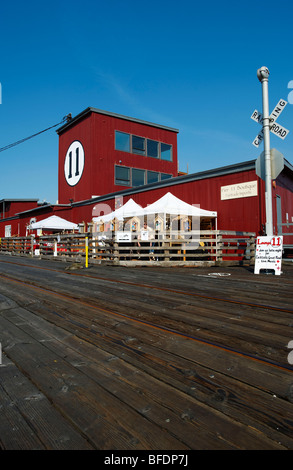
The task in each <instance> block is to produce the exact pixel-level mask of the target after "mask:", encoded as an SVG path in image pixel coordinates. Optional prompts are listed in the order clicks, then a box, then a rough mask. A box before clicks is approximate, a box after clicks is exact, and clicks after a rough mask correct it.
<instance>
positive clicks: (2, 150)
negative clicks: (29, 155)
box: [0, 114, 72, 152]
mask: <svg viewBox="0 0 293 470" xmlns="http://www.w3.org/2000/svg"><path fill="white" fill-rule="evenodd" d="M71 119H72V116H71V114H67V116H64V118H63V119H62V121H61V122H58V123H57V124H54V126H51V127H47V129H44V130H43V131H40V132H37V133H36V134H33V135H31V136H29V137H25V138H24V139H21V140H18V141H17V142H14V143H13V144H9V145H6V146H5V147H0V152H4V150H8V149H10V148H11V147H15V146H16V145H19V144H22V143H23V142H25V141H26V140H29V139H32V138H33V137H36V136H37V135H40V134H42V133H43V132H46V131H48V130H50V129H53V127H57V126H60V124H63V122H65V121H66V122H69V121H70V120H71Z"/></svg>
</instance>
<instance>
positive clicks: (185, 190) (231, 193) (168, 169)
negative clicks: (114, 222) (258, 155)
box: [0, 108, 293, 246]
mask: <svg viewBox="0 0 293 470" xmlns="http://www.w3.org/2000/svg"><path fill="white" fill-rule="evenodd" d="M57 133H58V135H59V172H58V193H59V194H58V202H59V203H58V204H57V205H50V204H46V205H42V206H40V205H39V204H38V203H37V201H36V200H29V201H21V202H20V201H19V200H14V201H13V200H4V199H3V200H2V201H0V203H2V209H1V206H0V210H1V220H0V236H1V237H3V236H5V234H8V233H9V231H10V234H11V235H20V236H24V235H26V233H27V227H28V226H29V224H30V222H31V221H32V220H35V219H36V220H41V219H44V218H46V217H48V216H49V215H52V214H56V215H59V216H60V217H63V218H65V219H67V220H69V221H71V222H75V223H78V224H80V225H81V226H82V227H84V229H85V230H86V231H88V230H90V228H91V222H92V218H93V216H98V215H102V214H103V213H105V212H110V211H111V210H113V209H115V202H116V201H117V197H118V196H119V198H120V202H121V203H125V202H127V200H128V199H129V198H132V199H134V200H135V201H136V202H137V203H139V204H141V205H142V206H146V205H148V204H151V203H152V202H154V201H155V200H157V199H158V198H159V197H161V196H163V195H164V194H165V193H166V192H168V191H170V192H172V193H173V194H174V195H175V196H177V197H179V198H180V199H182V200H184V201H186V202H188V203H190V204H199V205H200V207H201V208H202V209H206V210H211V211H217V213H218V219H217V227H218V229H221V230H234V231H247V232H255V233H256V234H257V235H261V234H264V230H265V222H266V213H265V183H264V181H263V180H262V179H260V178H259V177H258V176H257V175H256V172H255V160H250V161H246V162H241V163H238V164H235V165H229V166H225V167H220V168H215V169H211V170H207V171H203V172H200V173H193V174H188V175H186V174H185V175H182V176H178V163H177V134H178V130H177V129H172V128H169V127H165V126H161V125H157V124H154V123H149V122H145V121H141V120H138V119H134V118H128V117H125V116H121V115H117V114H114V113H109V112H106V111H100V110H97V109H95V108H87V109H86V110H85V111H83V112H82V113H80V114H79V115H77V116H76V117H75V118H73V119H72V120H70V121H69V122H67V123H66V124H65V125H63V126H62V127H61V128H60V129H58V131H57ZM272 193H273V224H274V233H275V234H280V233H283V234H284V233H286V232H287V233H288V232H292V229H290V226H289V225H288V226H287V224H289V223H293V167H292V165H291V164H290V163H289V162H288V161H286V160H285V164H284V169H283V171H282V172H281V173H280V174H279V176H278V177H277V178H276V180H275V181H273V183H272ZM8 202H9V204H8ZM281 224H283V225H281ZM284 224H285V225H284ZM290 240H291V241H290ZM285 242H286V244H288V245H291V246H293V238H292V237H291V239H290V237H286V239H285Z"/></svg>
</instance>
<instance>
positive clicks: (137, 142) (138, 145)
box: [132, 135, 145, 155]
mask: <svg viewBox="0 0 293 470" xmlns="http://www.w3.org/2000/svg"><path fill="white" fill-rule="evenodd" d="M132 152H133V153H137V154H138V155H145V139H144V138H143V137H138V136H137V135H133V136H132Z"/></svg>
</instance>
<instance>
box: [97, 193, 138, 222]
mask: <svg viewBox="0 0 293 470" xmlns="http://www.w3.org/2000/svg"><path fill="white" fill-rule="evenodd" d="M141 210H142V207H141V206H140V205H139V204H137V203H136V202H135V201H134V200H133V199H129V201H127V202H126V203H125V204H124V205H123V206H121V207H119V209H116V210H115V211H113V212H110V214H105V215H100V216H99V217H93V222H95V223H107V222H111V220H114V219H117V220H124V219H127V218H129V217H133V216H135V215H136V213H137V212H138V211H141Z"/></svg>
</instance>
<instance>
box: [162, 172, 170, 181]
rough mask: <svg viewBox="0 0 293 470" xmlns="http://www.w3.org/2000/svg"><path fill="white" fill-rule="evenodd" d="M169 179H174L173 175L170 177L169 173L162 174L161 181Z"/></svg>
mask: <svg viewBox="0 0 293 470" xmlns="http://www.w3.org/2000/svg"><path fill="white" fill-rule="evenodd" d="M168 178H172V175H169V174H168V173H161V181H163V180H167V179H168Z"/></svg>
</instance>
